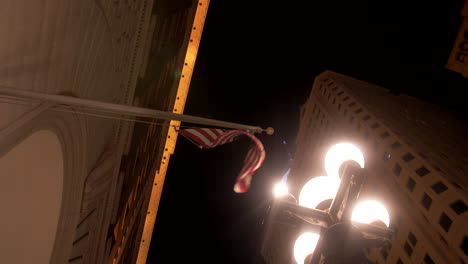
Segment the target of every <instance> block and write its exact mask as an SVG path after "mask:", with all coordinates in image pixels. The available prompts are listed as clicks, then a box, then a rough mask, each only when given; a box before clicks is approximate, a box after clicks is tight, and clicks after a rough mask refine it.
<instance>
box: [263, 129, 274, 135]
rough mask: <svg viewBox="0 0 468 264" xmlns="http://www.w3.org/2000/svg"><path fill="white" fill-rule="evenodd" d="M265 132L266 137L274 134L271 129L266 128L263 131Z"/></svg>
mask: <svg viewBox="0 0 468 264" xmlns="http://www.w3.org/2000/svg"><path fill="white" fill-rule="evenodd" d="M265 132H266V133H267V135H269V136H271V135H273V133H275V129H274V128H272V127H267V129H265Z"/></svg>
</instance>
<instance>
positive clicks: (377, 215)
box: [351, 200, 390, 227]
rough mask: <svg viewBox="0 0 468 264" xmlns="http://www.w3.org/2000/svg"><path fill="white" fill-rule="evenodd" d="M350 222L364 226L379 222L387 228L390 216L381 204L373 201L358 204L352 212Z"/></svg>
mask: <svg viewBox="0 0 468 264" xmlns="http://www.w3.org/2000/svg"><path fill="white" fill-rule="evenodd" d="M351 220H353V221H356V222H360V223H365V224H371V223H372V222H375V221H379V220H380V221H382V222H383V223H384V224H385V225H386V226H387V227H388V226H389V224H390V216H389V214H388V211H387V209H386V208H385V206H384V205H383V204H382V203H380V202H378V201H375V200H368V201H363V202H360V203H358V204H357V205H356V207H355V208H354V210H353V214H352V216H351Z"/></svg>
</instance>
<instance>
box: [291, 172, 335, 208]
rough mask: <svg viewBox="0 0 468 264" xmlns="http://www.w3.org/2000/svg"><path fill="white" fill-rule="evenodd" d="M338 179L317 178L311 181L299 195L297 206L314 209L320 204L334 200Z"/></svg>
mask: <svg viewBox="0 0 468 264" xmlns="http://www.w3.org/2000/svg"><path fill="white" fill-rule="evenodd" d="M339 186H340V179H338V178H335V177H328V176H319V177H315V178H313V179H311V180H310V181H308V182H307V183H306V184H304V187H302V190H301V192H300V194H299V205H301V206H304V207H308V208H316V207H317V205H319V204H320V203H321V202H323V201H325V200H328V199H333V198H335V195H336V192H337V191H338V187H339Z"/></svg>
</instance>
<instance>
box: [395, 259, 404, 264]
mask: <svg viewBox="0 0 468 264" xmlns="http://www.w3.org/2000/svg"><path fill="white" fill-rule="evenodd" d="M396 264H404V263H403V261H402V260H401V259H400V258H398V260H397V262H396Z"/></svg>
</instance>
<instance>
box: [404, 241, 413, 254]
mask: <svg viewBox="0 0 468 264" xmlns="http://www.w3.org/2000/svg"><path fill="white" fill-rule="evenodd" d="M403 249H404V250H405V252H406V254H407V255H408V256H409V257H411V255H413V248H412V247H411V246H410V245H409V244H408V242H405V246H404V247H403Z"/></svg>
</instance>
